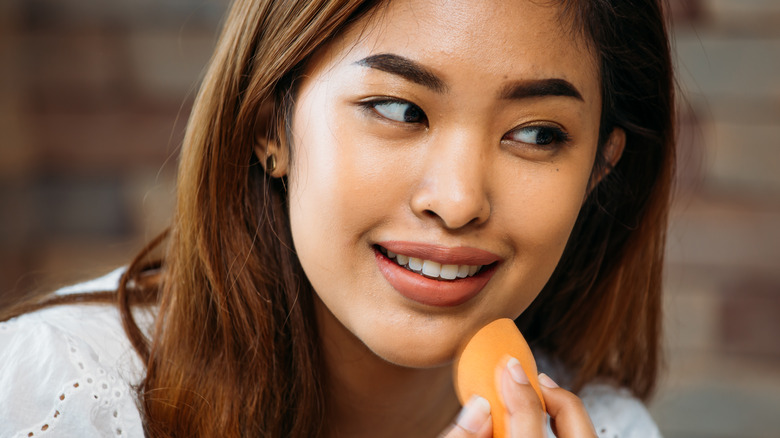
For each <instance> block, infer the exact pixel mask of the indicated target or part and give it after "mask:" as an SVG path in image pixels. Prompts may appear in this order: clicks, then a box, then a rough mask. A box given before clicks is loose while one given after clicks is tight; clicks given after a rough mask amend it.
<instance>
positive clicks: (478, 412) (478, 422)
mask: <svg viewBox="0 0 780 438" xmlns="http://www.w3.org/2000/svg"><path fill="white" fill-rule="evenodd" d="M489 418H490V402H488V401H487V400H485V399H484V398H482V397H480V396H478V395H474V396H471V399H470V400H469V401H468V403H466V406H463V409H461V410H460V414H458V418H456V419H455V424H457V425H458V426H459V427H461V428H463V429H465V430H466V431H467V432H469V433H477V432H479V430H480V429H482V425H484V424H485V422H486V421H488V419H489Z"/></svg>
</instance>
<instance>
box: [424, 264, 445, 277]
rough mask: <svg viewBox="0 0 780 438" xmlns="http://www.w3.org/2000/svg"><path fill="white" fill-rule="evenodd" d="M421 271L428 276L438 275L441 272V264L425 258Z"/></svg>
mask: <svg viewBox="0 0 780 438" xmlns="http://www.w3.org/2000/svg"><path fill="white" fill-rule="evenodd" d="M422 273H423V274H424V275H427V276H429V277H438V276H439V274H441V264H440V263H436V262H432V261H430V260H425V261H424V262H423V269H422Z"/></svg>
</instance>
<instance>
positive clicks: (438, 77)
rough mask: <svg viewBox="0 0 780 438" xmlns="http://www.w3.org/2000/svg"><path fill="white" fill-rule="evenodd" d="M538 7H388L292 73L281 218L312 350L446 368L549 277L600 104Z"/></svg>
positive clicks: (576, 199)
mask: <svg viewBox="0 0 780 438" xmlns="http://www.w3.org/2000/svg"><path fill="white" fill-rule="evenodd" d="M543 4H544V2H531V1H513V2H504V1H480V2H475V1H465V0H456V1H444V0H438V1H437V0H419V1H413V0H409V1H406V0H400V1H392V2H390V3H389V5H388V6H387V7H386V8H380V9H379V10H378V11H377V13H376V14H373V15H372V16H371V17H369V18H368V19H367V20H368V21H366V22H363V23H358V24H357V25H355V26H353V27H352V28H351V30H349V31H347V32H346V33H345V34H343V35H342V36H341V37H340V38H338V39H337V40H335V41H334V42H333V43H332V44H330V45H329V46H328V47H327V48H326V49H324V50H323V51H322V52H321V53H318V56H317V57H316V58H315V59H314V61H313V62H312V63H311V65H310V66H309V69H308V71H307V74H306V75H305V76H304V79H303V80H302V82H301V83H300V85H299V89H298V90H299V92H298V96H297V100H296V106H295V111H294V114H293V120H292V139H291V144H292V146H291V148H292V156H293V159H292V161H291V163H290V168H289V196H290V204H289V207H290V217H291V227H292V235H293V239H294V242H295V249H296V250H297V253H298V256H299V258H300V261H301V264H302V265H303V268H304V270H305V272H306V275H307V276H308V278H309V280H310V281H311V284H312V285H313V286H314V289H315V290H316V293H317V295H318V297H319V300H318V301H317V306H319V307H318V318H319V319H318V323H319V325H320V329H321V330H322V331H323V332H324V333H325V335H326V336H327V337H328V339H329V340H331V341H334V342H336V343H341V342H342V341H343V342H348V343H353V344H355V345H360V346H361V348H363V345H364V346H365V347H368V349H369V350H370V351H372V352H373V353H374V354H376V355H378V356H379V357H381V358H384V359H386V360H388V361H390V362H393V363H396V364H399V365H403V366H414V367H429V366H437V365H442V364H446V363H448V361H450V360H451V359H452V357H453V355H454V353H455V352H456V351H457V349H458V347H459V345H460V343H461V342H462V341H463V340H464V338H465V337H467V336H469V335H470V334H473V333H474V332H475V331H476V330H477V329H478V328H479V327H481V326H482V325H484V324H486V323H487V322H489V321H492V320H494V319H496V318H500V317H508V318H515V317H517V316H518V315H519V314H520V313H522V312H523V310H524V309H526V307H527V306H528V305H529V304H530V303H531V301H533V299H534V298H535V297H536V296H537V295H538V293H539V292H540V290H541V289H542V287H543V286H544V284H545V282H546V281H547V280H548V278H549V277H550V275H551V273H552V272H553V269H554V268H555V266H556V264H557V263H558V260H559V259H560V256H561V254H562V252H563V249H564V246H565V245H566V242H567V239H568V237H569V234H570V232H571V230H572V227H573V225H574V222H575V219H576V217H577V214H578V211H579V209H580V207H581V205H582V203H583V200H584V198H585V196H586V192H587V188H588V182H589V177H590V174H591V169H592V167H593V163H594V158H595V154H596V147H597V138H598V128H599V118H600V109H601V100H600V89H599V77H598V74H597V68H596V61H595V56H594V54H593V53H592V52H591V51H590V50H589V48H588V46H587V44H585V42H584V41H582V40H580V39H578V38H579V37H578V36H577V35H578V33H577V32H571V29H570V27H569V25H568V24H566V23H562V22H561V17H560V16H559V11H558V9H557V7H551V6H543ZM388 250H390V253H388ZM395 254H398V255H395ZM474 271H476V273H475V272H474Z"/></svg>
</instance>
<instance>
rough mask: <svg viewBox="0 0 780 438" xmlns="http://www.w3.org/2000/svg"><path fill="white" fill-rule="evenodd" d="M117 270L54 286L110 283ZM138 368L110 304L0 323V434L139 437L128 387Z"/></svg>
mask: <svg viewBox="0 0 780 438" xmlns="http://www.w3.org/2000/svg"><path fill="white" fill-rule="evenodd" d="M119 275H121V271H120V272H114V273H112V274H109V275H108V276H106V277H103V278H102V279H98V280H95V281H92V282H90V283H89V284H85V286H90V287H76V288H68V289H63V290H62V291H59V292H58V293H72V292H81V291H89V290H106V289H111V288H115V287H116V284H117V281H118V278H119ZM144 317H145V315H143V314H140V313H139V318H141V319H143V318H144ZM142 369H143V365H142V363H141V361H140V358H139V357H138V356H137V355H136V354H135V351H134V350H133V349H132V346H131V345H130V342H129V341H128V339H127V337H126V336H125V334H124V330H123V328H122V324H121V321H120V318H119V313H118V312H117V310H116V309H115V308H114V307H113V306H109V305H100V304H94V305H70V306H56V307H52V308H48V309H44V310H41V311H38V312H34V313H31V314H28V315H23V316H21V317H19V318H15V319H12V320H10V321H8V322H4V323H0V437H143V436H144V434H143V428H142V423H141V417H140V414H139V411H138V408H137V404H136V397H135V393H134V391H133V385H135V384H137V383H138V382H140V380H141V378H142V376H143V372H142Z"/></svg>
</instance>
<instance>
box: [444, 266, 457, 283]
mask: <svg viewBox="0 0 780 438" xmlns="http://www.w3.org/2000/svg"><path fill="white" fill-rule="evenodd" d="M439 275H440V276H441V278H443V279H445V280H454V279H455V278H457V277H458V265H443V266H442V267H441V272H440V273H439Z"/></svg>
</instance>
